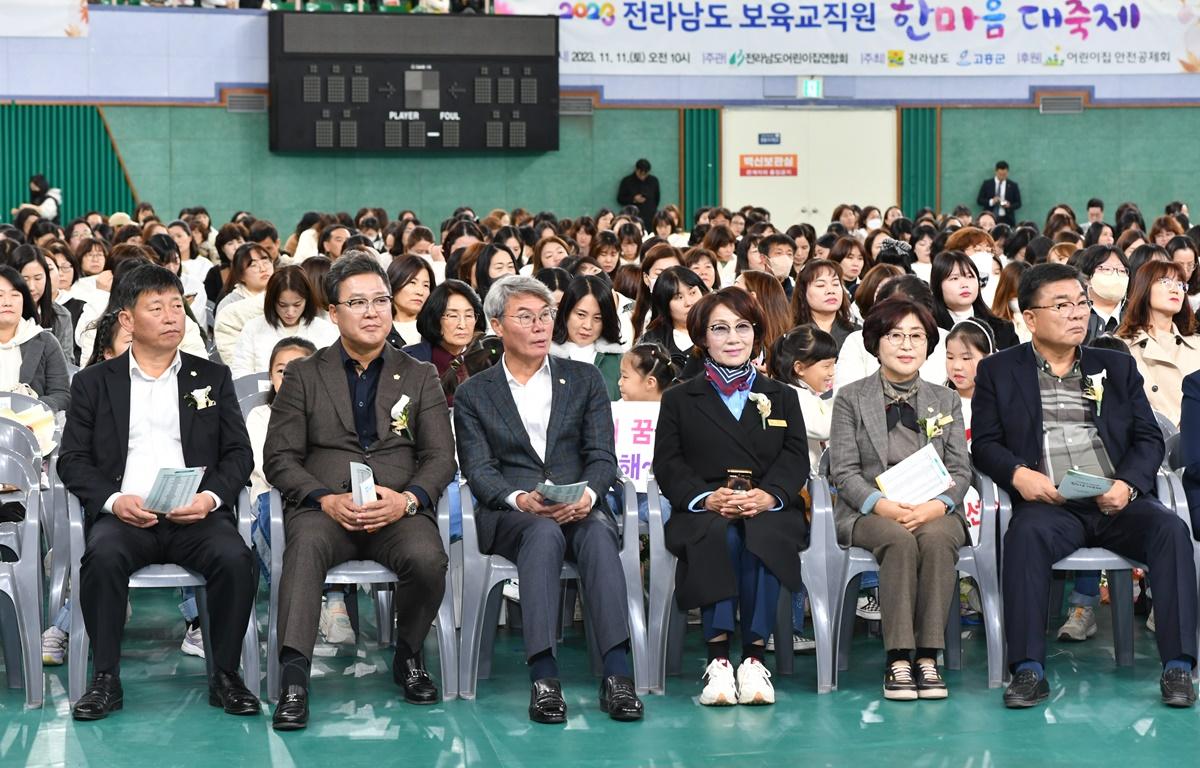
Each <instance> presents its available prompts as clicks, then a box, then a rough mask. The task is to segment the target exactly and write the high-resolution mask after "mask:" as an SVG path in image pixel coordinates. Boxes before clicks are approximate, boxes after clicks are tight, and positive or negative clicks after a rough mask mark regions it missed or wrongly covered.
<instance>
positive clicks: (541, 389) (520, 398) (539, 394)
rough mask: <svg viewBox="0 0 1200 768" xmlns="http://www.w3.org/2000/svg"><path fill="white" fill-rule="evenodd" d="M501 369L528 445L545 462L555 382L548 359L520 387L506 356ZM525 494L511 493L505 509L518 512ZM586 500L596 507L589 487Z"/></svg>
mask: <svg viewBox="0 0 1200 768" xmlns="http://www.w3.org/2000/svg"><path fill="white" fill-rule="evenodd" d="M500 365H502V366H504V378H505V379H506V380H507V381H508V391H509V392H511V393H512V398H513V401H514V402H515V403H516V404H517V415H518V416H520V417H521V423H522V424H524V425H525V432H526V434H528V435H529V444H530V445H532V446H533V451H534V453H536V454H537V455H538V458H539V459H541V460H542V461H543V462H545V461H546V439H547V437H548V434H547V433H548V431H549V427H550V407H551V402H552V400H553V398H554V380H553V378H552V377H551V375H550V356H549V355H546V358H545V359H544V360H543V361H542V367H541V368H539V369H538V370H537V373H535V374H533V375H532V376H530V377H529V381H527V382H525V383H524V384H522V383H521V382H519V381H517V378H516V377H515V376H513V373H512V371H511V370H509V368H508V358H507V356H501V358H500ZM522 493H526V491H514V492H512V493H510V494H509V495H508V499H507V501H508V505H509V506H510V507H512V508H513V509H515V510H517V511H521V508H520V507H518V506H517V497H518V496H520V495H521V494H522ZM587 494H588V498H590V499H591V501H592V506H595V505H596V492H595V491H593V490H592V489H591V487H588V489H587Z"/></svg>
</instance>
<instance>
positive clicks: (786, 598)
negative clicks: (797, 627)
mask: <svg viewBox="0 0 1200 768" xmlns="http://www.w3.org/2000/svg"><path fill="white" fill-rule="evenodd" d="M773 634H774V635H775V674H777V675H790V674H792V672H793V671H794V669H795V666H796V654H795V651H794V650H793V649H792V593H791V592H789V591H788V589H787V588H786V587H780V589H779V601H778V603H777V604H776V606H775V631H774V633H773Z"/></svg>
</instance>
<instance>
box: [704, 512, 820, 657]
mask: <svg viewBox="0 0 1200 768" xmlns="http://www.w3.org/2000/svg"><path fill="white" fill-rule="evenodd" d="M726 543H727V545H728V548H729V559H730V561H731V562H732V563H733V570H734V574H735V575H736V576H737V589H738V592H737V595H735V596H734V597H729V598H726V599H724V600H718V601H717V602H715V603H712V604H711V605H705V606H701V608H700V623H701V625H702V626H703V629H704V640H705V641H706V642H707V641H709V640H712V639H713V638H714V637H716V636H717V635H721V634H727V633H732V632H733V630H734V629H735V628H736V627H737V625H738V618H739V611H740V619H741V626H742V644H743V645H751V644H753V643H754V642H755V641H757V640H766V639H767V637H768V636H769V635H770V634H771V630H772V629H773V628H774V624H775V606H776V605H777V604H778V603H779V579H777V578H776V577H775V574H773V573H771V571H770V570H768V569H767V567H766V566H765V565H763V562H762V561H761V560H759V559H758V556H757V555H755V554H753V553H752V552H750V550H748V549H746V532H745V526H743V525H742V524H740V523H730V524H729V527H728V528H727V529H726ZM801 615H803V612H801Z"/></svg>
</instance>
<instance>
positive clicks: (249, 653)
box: [242, 601, 262, 696]
mask: <svg viewBox="0 0 1200 768" xmlns="http://www.w3.org/2000/svg"><path fill="white" fill-rule="evenodd" d="M256 603H257V601H255V602H252V603H251V604H250V619H249V620H248V621H247V622H246V634H245V636H243V637H242V679H243V680H244V681H245V682H246V687H247V688H249V689H250V690H251V691H252V692H253V693H254V695H255V696H260V695H262V666H261V661H260V660H259V655H258V654H259V648H258V610H257V605H256Z"/></svg>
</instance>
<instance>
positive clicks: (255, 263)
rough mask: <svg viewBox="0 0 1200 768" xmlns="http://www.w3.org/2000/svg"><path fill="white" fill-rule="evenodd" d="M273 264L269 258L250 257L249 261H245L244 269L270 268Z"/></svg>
mask: <svg viewBox="0 0 1200 768" xmlns="http://www.w3.org/2000/svg"><path fill="white" fill-rule="evenodd" d="M274 266H275V265H274V264H273V263H272V262H271V260H270V259H250V261H248V262H246V269H251V268H253V269H258V270H264V269H271V268H272V267H274Z"/></svg>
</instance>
